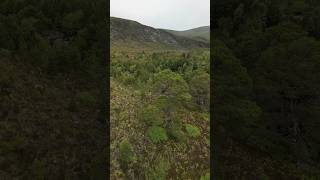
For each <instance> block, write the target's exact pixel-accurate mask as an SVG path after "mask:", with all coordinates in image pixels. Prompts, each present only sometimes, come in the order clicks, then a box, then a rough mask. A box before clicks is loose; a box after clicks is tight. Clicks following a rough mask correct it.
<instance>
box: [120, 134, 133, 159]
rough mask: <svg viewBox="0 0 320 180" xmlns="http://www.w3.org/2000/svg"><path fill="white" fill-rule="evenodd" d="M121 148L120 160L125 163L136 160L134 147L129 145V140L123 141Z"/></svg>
mask: <svg viewBox="0 0 320 180" xmlns="http://www.w3.org/2000/svg"><path fill="white" fill-rule="evenodd" d="M119 148H120V157H119V158H120V160H121V161H122V162H123V163H127V164H128V163H130V162H132V161H133V160H134V151H133V149H132V145H131V144H130V143H129V141H128V140H127V139H123V140H122V141H121V142H120V145H119Z"/></svg>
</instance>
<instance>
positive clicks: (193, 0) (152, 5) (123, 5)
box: [110, 0, 210, 30]
mask: <svg viewBox="0 0 320 180" xmlns="http://www.w3.org/2000/svg"><path fill="white" fill-rule="evenodd" d="M110 15H111V16H113V17H120V18H125V19H131V20H135V21H138V22H140V23H142V24H145V25H148V26H152V27H155V28H163V29H172V30H187V29H192V28H196V27H200V26H208V25H209V24H210V0H110Z"/></svg>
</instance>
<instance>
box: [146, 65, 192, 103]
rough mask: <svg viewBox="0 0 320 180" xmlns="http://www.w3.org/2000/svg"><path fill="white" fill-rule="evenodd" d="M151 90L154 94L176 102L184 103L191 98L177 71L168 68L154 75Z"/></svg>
mask: <svg viewBox="0 0 320 180" xmlns="http://www.w3.org/2000/svg"><path fill="white" fill-rule="evenodd" d="M152 90H153V92H154V93H155V94H156V95H162V96H163V97H165V98H166V99H170V101H174V102H176V103H186V102H188V101H190V100H191V95H190V94H189V86H188V84H187V83H186V82H185V80H184V79H183V78H182V77H181V76H180V75H179V74H178V73H175V72H172V71H171V70H169V69H165V70H162V71H160V72H158V73H156V74H155V75H154V78H153V81H152Z"/></svg>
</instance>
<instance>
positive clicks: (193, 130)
mask: <svg viewBox="0 0 320 180" xmlns="http://www.w3.org/2000/svg"><path fill="white" fill-rule="evenodd" d="M186 131H187V133H188V135H189V136H190V137H193V138H196V137H199V136H200V134H201V133H200V130H199V128H198V127H196V126H193V125H191V124H186Z"/></svg>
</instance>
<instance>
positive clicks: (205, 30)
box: [165, 26, 210, 42]
mask: <svg viewBox="0 0 320 180" xmlns="http://www.w3.org/2000/svg"><path fill="white" fill-rule="evenodd" d="M165 31H167V32H169V33H171V34H173V35H176V36H182V37H187V38H192V39H195V40H200V41H205V42H208V41H210V26H202V27H198V28H194V29H189V30H186V31H173V30H165Z"/></svg>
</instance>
